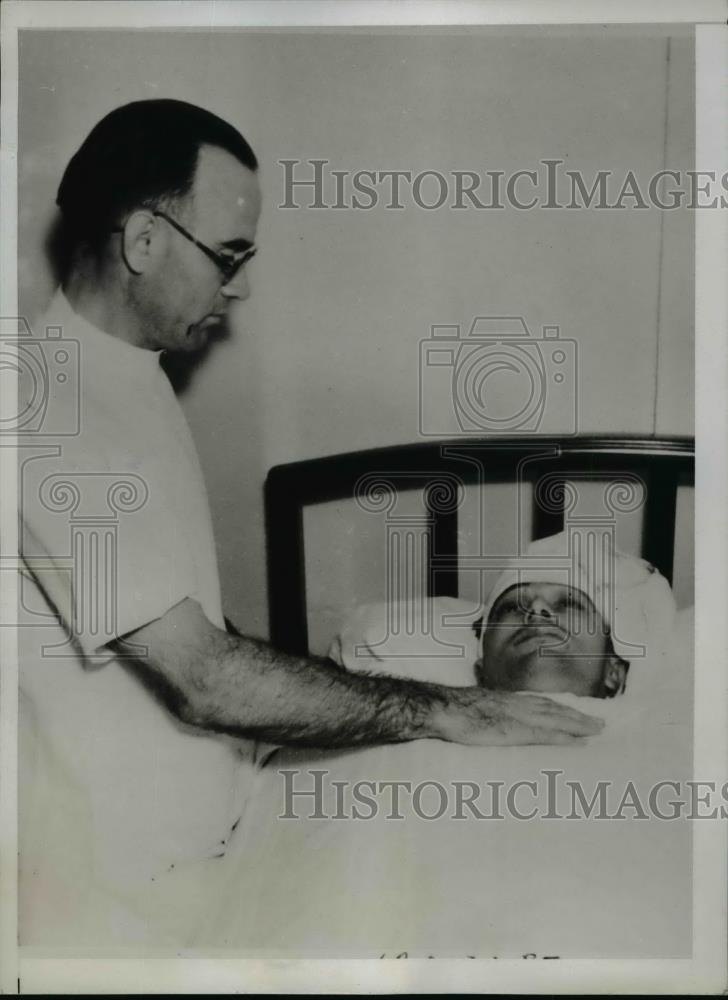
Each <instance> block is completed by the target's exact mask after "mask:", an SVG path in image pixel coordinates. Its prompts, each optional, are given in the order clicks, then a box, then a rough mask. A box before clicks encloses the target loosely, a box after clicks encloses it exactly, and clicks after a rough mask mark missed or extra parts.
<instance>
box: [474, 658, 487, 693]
mask: <svg viewBox="0 0 728 1000" xmlns="http://www.w3.org/2000/svg"><path fill="white" fill-rule="evenodd" d="M474 669H475V682H476V684H478V686H479V687H488V683H487V681H486V677H485V670H484V669H483V657H482V656H481V657H479V658H478V659H477V660H476V661H475V668H474Z"/></svg>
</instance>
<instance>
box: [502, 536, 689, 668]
mask: <svg viewBox="0 0 728 1000" xmlns="http://www.w3.org/2000/svg"><path fill="white" fill-rule="evenodd" d="M527 583H557V584H564V585H566V586H570V587H576V588H578V589H579V590H581V591H582V592H583V593H585V594H586V595H587V596H588V597H589V598H590V599H591V601H592V603H593V604H594V606H595V607H596V609H597V611H598V612H599V613H600V615H601V616H602V618H603V619H604V621H605V623H606V624H607V625H608V626H609V630H610V634H611V638H612V645H613V647H614V651H615V653H616V654H617V655H618V656H621V657H622V658H623V659H624V660H627V661H629V662H631V661H633V660H637V661H638V660H639V659H644V658H645V657H647V656H649V657H650V658H652V656H653V655H656V656H661V655H664V654H665V653H666V652H667V650H668V649H669V644H670V639H671V635H672V630H673V622H674V616H675V600H674V598H673V595H672V591H671V590H670V587H669V585H668V583H667V580H665V578H664V577H663V576H661V575H660V573H658V572H657V570H656V569H655V568H654V566H651V565H650V564H649V563H648V562H645V560H644V559H639V558H637V556H630V555H626V554H625V553H623V552H619V551H618V550H617V549H616V548H615V547H614V545H613V543H612V536H611V533H608V532H599V531H598V530H594V529H593V528H591V529H581V530H580V529H573V528H570V529H569V530H568V531H562V532H560V533H559V534H558V535H550V536H549V537H548V538H540V539H538V541H535V542H531V544H530V545H529V546H528V548H527V549H526V551H525V553H524V554H523V555H522V556H517V557H515V558H513V559H511V560H509V562H508V565H507V566H506V567H505V568H504V570H503V572H502V573H501V575H500V577H499V578H498V580H497V581H496V584H495V586H494V587H493V589H492V590H491V592H490V594H489V596H488V600H487V602H486V605H485V608H484V611H483V626H484V627H487V623H488V618H489V617H490V613H491V611H492V610H493V605H494V604H495V602H496V601H497V600H498V598H499V597H500V596H501V594H503V593H505V591H506V590H509V589H510V588H511V587H515V586H517V585H518V584H527Z"/></svg>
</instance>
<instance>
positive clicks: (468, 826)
mask: <svg viewBox="0 0 728 1000" xmlns="http://www.w3.org/2000/svg"><path fill="white" fill-rule="evenodd" d="M451 610H452V608H451ZM468 628H469V626H468V625H467V623H466V624H465V625H464V626H463V629H464V631H463V633H462V634H463V637H465V636H466V632H467V630H468ZM692 635H693V631H692V614H691V612H690V611H687V612H683V613H680V614H679V615H678V622H677V627H676V631H675V636H674V641H673V643H672V644H671V645H672V656H671V657H670V658H669V659H665V658H664V657H662V658H659V660H653V661H650V659H649V657H647V658H646V659H644V660H642V661H635V662H634V663H633V665H632V667H631V670H630V685H629V687H628V692H627V694H626V695H624V696H623V697H622V698H618V699H614V700H611V701H604V700H598V699H581V698H572V697H571V696H564V698H565V700H567V701H571V702H572V703H573V704H575V705H578V707H580V708H582V709H583V710H584V711H588V712H592V713H593V714H598V715H602V716H604V717H605V718H606V719H607V725H606V726H605V729H604V731H603V733H602V734H600V735H599V736H597V737H594V738H593V739H591V740H589V741H588V742H587V743H585V744H581V745H577V746H565V747H563V746H562V747H556V746H552V747H545V746H544V747H482V748H480V747H461V746H456V745H452V744H446V743H442V742H439V741H431V740H420V741H417V742H414V743H409V744H402V745H397V746H384V747H375V748H368V749H364V750H358V751H351V752H338V753H337V752H332V751H325V752H324V751H321V752H311V751H291V750H279V751H277V752H276V753H275V754H273V756H272V757H271V758H270V759H269V760H268V762H267V764H266V766H265V767H264V768H263V769H262V770H261V771H260V773H259V775H258V779H257V781H258V783H257V787H256V789H255V791H254V794H253V795H252V796H251V800H250V803H249V805H248V807H247V811H246V813H245V816H244V818H243V820H242V821H241V824H240V827H239V829H238V831H237V834H236V841H235V851H234V852H232V853H231V856H230V857H228V858H227V859H225V864H226V865H227V866H228V874H227V877H226V879H225V881H226V883H227V885H228V886H229V894H228V898H227V900H225V901H224V902H223V905H222V907H221V909H220V910H219V911H217V912H215V913H214V914H212V915H211V918H210V920H209V922H208V926H207V929H206V935H205V939H206V938H207V935H209V941H210V943H214V944H215V945H217V946H221V945H228V946H231V947H234V948H236V949H238V950H241V951H243V952H246V953H247V952H252V953H256V954H261V955H263V954H266V955H290V956H293V955H299V956H300V955H304V956H329V957H337V956H340V957H345V956H362V957H380V956H384V955H386V956H387V957H395V956H397V955H404V954H406V955H408V956H410V957H423V956H428V955H432V956H434V957H450V956H451V957H455V956H458V957H465V956H474V957H503V958H506V957H525V956H528V957H539V958H555V957H562V958H599V957H605V958H606V957H624V958H653V957H686V956H687V955H689V953H690V948H691V939H692V935H691V907H692V900H691V881H692V860H691V850H692V843H691V828H690V823H689V822H687V821H686V820H685V819H682V818H681V819H676V820H660V819H658V818H656V817H655V816H654V815H651V816H650V817H649V818H647V819H637V818H634V813H635V810H633V809H630V808H629V807H625V809H624V810H623V814H624V815H625V817H626V818H624V819H596V818H594V817H593V816H592V818H590V819H577V820H574V819H571V820H569V819H545V818H543V813H544V812H547V811H548V808H549V799H548V791H547V789H548V780H549V779H548V778H546V777H545V775H544V772H545V771H546V770H552V771H560V772H563V773H562V774H559V775H558V776H557V778H556V779H552V780H556V781H557V784H558V787H559V788H560V789H561V795H563V792H564V789H565V787H566V786H565V784H564V783H565V782H566V781H567V780H569V781H577V782H580V783H581V785H582V787H583V789H584V791H585V793H586V794H587V797H588V798H591V795H592V794H593V792H594V791H595V790H596V787H597V782H599V781H601V780H607V781H611V782H612V785H611V787H610V789H609V791H608V799H607V802H608V809H607V811H608V812H609V813H610V814H614V812H616V810H617V808H618V806H619V803H620V801H621V800H622V796H623V795H624V794H625V793H626V791H627V786H628V783H629V782H632V783H633V787H634V789H635V791H636V793H637V795H638V796H639V799H640V801H641V802H642V803H643V804H645V803H648V801H649V795H648V793H649V789H650V788H651V787H652V786H653V785H654V784H655V783H656V782H659V781H668V780H669V781H677V782H681V783H684V782H685V781H686V780H688V779H689V778H690V777H691V770H692V675H693V671H692V660H693V652H692V650H693V641H692ZM349 638H350V639H351V638H352V636H351V634H350V635H349ZM354 640H356V636H354ZM390 648H391V647H390ZM419 651H420V652H421V647H420V650H419ZM402 653H403V649H400V655H399V656H394V657H392V658H391V660H389V661H387V660H386V659H384V660H382V661H381V662H379V663H378V664H377V667H378V669H380V670H386V669H391V671H392V672H399V673H402V672H408V670H409V669H410V668H409V667H408V666H407V658H406V656H403V655H402ZM418 660H419V662H420V665H419V666H417V661H418ZM421 661H422V658H421V657H416V658H414V659H413V660H412V662H411V664H410V667H411V669H415V670H421ZM372 665H373V664H372V663H370V664H369V665H368V668H371V667H372ZM463 682H464V681H463ZM282 769H294V770H298V771H300V772H301V774H299V775H298V776H297V777H296V779H295V781H296V787H298V788H301V787H306V788H311V787H312V786H313V778H312V777H311V775H309V774H308V773H307V772H308V771H309V770H313V769H318V770H325V771H326V772H327V775H326V776H325V779H323V780H324V784H325V787H326V789H327V794H328V798H327V799H326V804H325V806H324V812H325V813H326V814H328V815H329V816H331V815H333V814H334V813H335V812H336V805H335V801H334V786H333V785H331V782H332V781H345V782H349V783H354V782H357V781H363V780H366V781H374V782H382V781H409V782H410V783H411V785H412V787H413V788H414V787H415V786H416V785H417V784H419V783H422V782H425V781H432V782H439V783H440V785H442V786H443V788H445V789H446V790H447V791H448V793H449V795H450V799H449V804H448V809H447V812H446V815H445V817H442V818H440V819H437V820H424V819H421V818H419V817H418V816H416V815H415V814H414V812H413V810H412V808H411V807H409V806H406V807H404V808H402V809H401V810H400V811H401V812H402V813H403V814H404V815H405V818H404V819H402V820H395V819H391V818H385V817H386V814H387V812H389V811H390V810H389V808H388V806H389V799H388V797H387V796H386V795H385V796H384V797H382V796H381V795H380V796H378V797H377V802H378V804H379V806H380V809H379V813H378V815H377V816H376V817H374V818H372V819H367V820H364V819H361V820H354V819H344V820H342V819H333V818H328V819H326V818H325V819H315V818H301V819H288V820H284V819H279V818H278V817H279V816H280V814H281V813H282V812H283V811H284V809H285V798H284V779H283V777H282V776H281V774H280V771H281V770H282ZM454 781H460V782H462V781H473V782H475V783H476V784H477V785H478V786H479V787H482V786H486V783H487V782H494V781H498V782H503V790H504V792H505V790H507V789H508V788H509V787H512V786H513V785H514V783H516V782H518V781H536V783H537V794H536V796H535V797H534V796H533V795H532V794H531V792H530V790H529V789H527V788H525V789H521V791H520V792H519V793H518V796H517V799H516V805H517V807H518V808H520V810H521V811H522V812H527V811H529V810H530V809H531V808H532V807H534V806H538V808H539V809H540V813H541V815H540V818H536V819H531V820H523V819H517V818H515V817H514V816H512V815H511V816H508V817H506V818H504V819H494V818H489V819H476V818H467V819H461V820H456V819H452V818H448V817H450V816H451V814H452V811H453V807H452V802H453V801H454V792H453V782H454ZM486 787H487V786H486ZM484 794H485V793H484ZM501 794H503V793H501ZM433 795H435V797H433V796H432V795H431V796H429V797H428V796H425V797H424V798H423V800H422V801H423V804H424V807H425V809H426V810H428V811H435V810H436V808H437V804H438V801H439V797H438V796H437V795H436V794H435V792H434V790H433ZM676 797H677V796H675V795H673V794H672V791H671V790H670V789H664V790H663V792H662V793H661V794H660V796H659V804H660V807H661V808H662V810H663V811H666V812H669V808H668V806H667V803H668V802H669V800H670V798H676ZM404 801H405V803H409V802H411V797H408V796H407V795H406V794H405V797H404ZM489 801H490V800H489V799H488V797H487V795H485V797H484V798H483V799H482V800H479V804H480V805H481V809H483V811H486V808H487V805H486V804H487V803H488V802H489ZM569 806H570V799H569V798H568V797H567V798H563V797H561V798H559V799H557V808H558V810H559V811H560V812H561V813H562V814H563V813H566V812H568V811H569ZM299 808H300V810H301V813H302V815H303V816H304V817H305V816H306V815H307V813H308V811H309V810H310V808H311V806H310V804H309V803H308V800H300V805H299ZM348 810H349V804H348V803H347V804H345V811H348ZM205 939H203V941H202V942H201V943H205Z"/></svg>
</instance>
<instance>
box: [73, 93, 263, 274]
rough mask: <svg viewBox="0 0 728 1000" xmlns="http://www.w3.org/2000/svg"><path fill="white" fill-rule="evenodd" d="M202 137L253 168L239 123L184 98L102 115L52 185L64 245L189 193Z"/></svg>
mask: <svg viewBox="0 0 728 1000" xmlns="http://www.w3.org/2000/svg"><path fill="white" fill-rule="evenodd" d="M203 145H209V146H217V147H219V148H220V149H224V150H225V151H226V152H228V153H230V154H231V155H232V156H234V157H235V158H236V159H237V160H239V161H240V163H242V164H243V166H246V167H248V168H249V169H250V170H257V168H258V161H257V160H256V158H255V153H254V152H253V150H252V149H251V148H250V146H249V145H248V143H247V142H246V141H245V139H244V138H243V136H242V135H241V134H240V132H238V130H237V129H235V128H233V126H232V125H230V124H229V123H228V122H226V121H223V119H222V118H218V116H217V115H214V114H212V113H211V112H210V111H205V110H204V109H203V108H198V107H196V106H195V105H194V104H187V103H186V102H185V101H174V100H151V101H135V102H134V103H132V104H125V105H124V106H123V107H121V108H116V109H115V110H114V111H112V112H110V114H108V115H106V117H105V118H102V119H101V121H100V122H99V123H98V125H96V126H95V127H94V128H93V129H92V130H91V132H90V133H89V135H88V137H87V139H86V140H85V142H84V143H83V144H82V146H81V147H80V149H79V150H78V152H77V153H76V154H75V156H74V157H73V158H72V159H71V161H70V163H69V164H68V166H67V167H66V171H65V173H64V175H63V179H62V180H61V184H60V187H59V188H58V196H57V198H56V203H57V205H58V207H59V208H60V210H61V214H62V226H63V230H64V234H63V235H64V240H63V242H64V243H65V248H66V252H67V253H68V254H71V253H73V251H74V250H76V249H77V248H78V247H81V246H86V247H89V248H90V249H91V250H94V251H97V250H98V249H99V247H100V246H101V245H103V243H104V242H105V239H106V237H107V235H108V233H109V232H110V231H111V230H112V229H113V228H114V227H115V226H117V225H120V224H121V223H122V222H123V221H124V216H125V215H126V214H128V213H129V212H131V211H133V210H134V209H136V208H140V207H142V206H143V207H147V208H157V207H161V206H162V204H163V203H169V201H170V200H173V199H174V198H179V197H182V196H184V195H185V194H187V193H188V192H189V190H190V188H191V186H192V182H193V180H194V176H195V168H196V166H197V157H198V153H199V150H200V147H201V146H203Z"/></svg>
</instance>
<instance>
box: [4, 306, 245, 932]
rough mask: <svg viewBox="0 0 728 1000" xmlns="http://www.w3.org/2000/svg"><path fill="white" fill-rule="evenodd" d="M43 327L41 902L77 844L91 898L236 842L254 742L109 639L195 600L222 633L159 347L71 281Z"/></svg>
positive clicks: (195, 493) (33, 643)
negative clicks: (142, 674)
mask: <svg viewBox="0 0 728 1000" xmlns="http://www.w3.org/2000/svg"><path fill="white" fill-rule="evenodd" d="M59 331H60V334H61V335H60V337H59V336H58V333H59ZM34 332H35V340H36V342H37V345H38V346H37V347H33V348H32V350H31V347H29V348H28V352H27V357H28V358H29V359H30V360H31V361H32V362H33V364H35V365H36V369H37V370H36V371H35V376H36V378H35V383H34V382H33V379H32V377H31V379H30V380H29V381H28V380H27V379H26V380H25V382H23V379H22V376H21V384H22V385H24V386H25V388H24V389H23V390H21V398H22V399H24V400H25V401H26V403H27V407H28V408H27V410H26V411H25V412H26V414H27V420H26V428H27V429H28V433H26V434H24V435H23V439H22V442H21V443H22V445H23V447H22V449H21V459H20V461H21V469H20V475H19V482H20V489H21V491H22V492H21V518H22V522H21V549H22V558H23V565H24V571H23V575H22V577H21V584H22V604H23V608H22V609H21V616H20V619H21V629H20V632H19V642H20V647H21V657H20V660H21V662H20V676H21V731H22V733H23V734H24V736H23V739H24V744H23V745H25V746H26V753H25V757H24V758H22V759H21V817H20V818H21V856H22V854H23V850H24V847H27V850H28V852H29V854H30V856H31V857H32V864H31V865H30V867H29V868H28V866H26V869H27V870H28V871H32V872H33V873H34V874H33V875H27V876H26V881H25V883H23V882H22V881H21V892H22V891H23V890H24V888H25V898H26V900H31V899H33V890H32V882H33V878H34V877H35V876H36V874H37V873H39V872H40V873H41V874H37V877H38V878H39V879H42V877H43V876H42V872H43V869H44V866H45V867H46V868H47V869H48V871H49V872H51V873H52V878H57V877H60V871H61V869H62V868H63V867H64V866H65V867H66V868H68V866H69V864H70V862H69V861H68V853H69V851H70V853H71V855H73V856H74V857H75V858H76V862H77V863H78V865H80V866H81V867H84V865H87V869H86V871H85V873H84V874H85V875H88V876H89V878H90V879H91V881H92V882H93V886H94V892H97V890H98V889H99V887H101V891H102V892H104V891H106V890H107V889H108V891H109V892H113V893H120V894H121V895H122V896H124V895H128V894H132V893H134V892H136V891H137V889H138V888H140V887H141V888H143V887H144V885H145V884H146V885H149V884H150V883H151V882H152V881H154V880H156V879H159V878H160V877H162V876H163V874H164V873H165V872H168V871H170V870H172V869H173V868H174V867H178V868H179V867H180V866H184V865H185V863H188V862H194V861H199V860H200V859H205V858H212V857H215V856H218V855H220V854H221V853H223V852H224V849H225V844H226V842H227V840H228V838H229V835H230V832H231V828H232V827H233V825H234V824H235V822H236V820H237V819H238V818H239V816H240V813H241V810H242V804H243V802H244V799H245V793H246V788H247V786H248V783H249V781H250V776H251V763H250V761H251V758H252V748H251V745H249V744H247V743H245V742H242V741H232V740H226V739H225V738H223V737H216V736H208V735H206V734H203V733H200V732H199V731H194V730H191V729H188V728H185V727H183V726H182V725H181V724H180V723H179V722H178V721H177V720H176V719H175V717H174V716H173V715H172V714H171V713H170V711H169V710H168V709H167V708H166V707H165V706H164V705H163V704H162V702H161V701H160V700H158V698H157V696H156V695H155V694H153V693H152V692H151V691H150V690H149V689H148V688H147V687H146V686H145V685H144V684H143V683H142V682H141V680H140V678H139V676H138V675H137V674H135V672H134V671H133V669H132V667H131V665H130V664H129V663H128V662H127V663H125V662H123V661H121V660H119V659H114V658H112V657H111V656H110V654H109V652H108V650H107V649H105V645H104V644H105V643H106V642H108V641H109V640H110V639H111V638H112V637H113V636H122V635H125V634H127V633H129V632H131V631H133V630H134V629H137V628H139V627H141V626H142V625H144V624H146V623H148V622H149V621H152V620H154V619H156V618H158V617H160V616H161V615H163V614H164V613H165V612H166V611H167V610H168V609H169V608H171V607H173V606H174V605H176V604H177V603H179V602H180V601H182V600H183V599H184V598H186V597H191V598H194V599H195V600H196V601H198V602H199V603H200V605H201V606H202V608H203V610H204V613H205V615H206V616H207V617H208V618H209V620H210V621H211V622H212V623H213V624H215V625H217V626H218V627H220V628H224V621H223V615H222V610H221V604H220V587H219V578H218V572H217V564H216V556H215V549H214V542H213V535H212V526H211V521H210V514H209V508H208V501H207V495H206V492H205V487H204V483H203V479H202V474H201V470H200V467H199V463H198V459H197V454H196V451H195V447H194V444H193V441H192V438H191V435H190V432H189V428H188V426H187V423H186V421H185V419H184V416H183V414H182V411H181V409H180V406H179V403H178V402H177V399H176V397H175V395H174V393H173V391H172V388H171V386H170V384H169V381H168V379H167V377H166V375H165V373H164V372H163V370H162V369H161V367H160V365H159V353H157V352H153V351H148V350H144V349H142V348H138V347H134V346H132V345H130V344H128V343H126V342H124V341H122V340H119V339H118V338H115V337H112V336H109V335H108V334H106V333H103V332H102V331H101V330H98V329H96V328H95V327H94V326H92V325H91V324H90V323H88V322H87V321H86V320H85V319H83V318H82V317H80V316H78V315H77V314H76V313H74V312H73V310H72V309H71V307H70V305H69V303H68V301H67V300H66V298H65V296H64V295H63V294H62V293H61V292H58V293H57V294H56V296H55V298H54V300H53V302H52V304H51V306H50V307H49V310H48V312H47V314H46V315H45V316H44V317H43V318H42V319H40V320H39V321H38V323H37V324H36V326H35V331H34ZM31 353H32V354H33V358H31ZM44 366H45V367H44ZM30 367H31V368H32V367H33V365H32V364H31V365H30ZM39 373H40V374H39ZM32 374H33V373H32V372H31V376H32ZM64 376H65V377H64ZM28 385H29V386H30V387H29V388H28ZM39 385H40V387H41V389H42V392H41V393H39V392H38V386H39ZM36 404H38V405H40V406H41V409H40V410H38V412H37V413H36V412H35V411H34V410H33V407H34V406H36ZM43 405H45V409H42V406H43ZM36 409H37V406H36ZM69 632H72V633H73V637H72V638H71V639H69V634H68V633H69ZM51 772H52V774H51ZM49 775H50V776H49ZM49 788H52V789H53V790H54V791H53V793H52V794H51V792H49ZM59 788H63V789H64V790H65V794H59ZM71 802H72V803H73V805H71V804H69V803H71ZM59 811H60V812H61V813H65V814H66V815H65V818H64V820H63V822H60V825H59V819H58V813H59ZM23 831H25V833H24V832H23ZM46 831H47V832H46ZM80 845H83V846H80ZM84 858H85V859H86V861H85V863H84V860H83V859H84ZM72 869H73V865H71V870H72ZM70 891H71V892H73V891H74V890H73V889H72V888H71V889H70ZM47 894H48V892H47V891H45V893H41V895H47ZM46 902H47V901H46ZM46 902H44V901H43V900H40V901H39V905H41V904H42V905H46ZM28 905H30V904H28ZM58 919H59V920H63V916H62V914H59V915H58ZM35 925H36V921H35V918H34V917H33V916H30V917H29V918H28V926H35ZM31 936H32V934H31Z"/></svg>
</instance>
